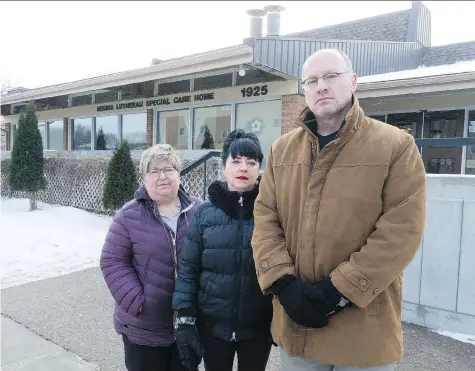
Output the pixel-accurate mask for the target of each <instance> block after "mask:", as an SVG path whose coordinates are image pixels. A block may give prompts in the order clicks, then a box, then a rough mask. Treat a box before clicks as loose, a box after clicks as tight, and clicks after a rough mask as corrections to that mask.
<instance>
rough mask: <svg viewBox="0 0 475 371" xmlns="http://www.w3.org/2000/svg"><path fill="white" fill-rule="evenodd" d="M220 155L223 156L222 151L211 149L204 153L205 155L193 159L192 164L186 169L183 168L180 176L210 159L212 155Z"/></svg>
mask: <svg viewBox="0 0 475 371" xmlns="http://www.w3.org/2000/svg"><path fill="white" fill-rule="evenodd" d="M219 156H221V152H220V151H209V152H208V153H206V154H204V155H203V156H201V157H200V158H198V159H197V160H196V161H193V162H192V163H191V164H189V165H188V166H186V167H185V168H184V169H182V170H181V171H180V176H183V175H186V174H188V173H189V172H190V171H192V170H194V169H196V168H197V167H198V166H200V165H201V164H202V163H203V162H206V161H208V160H209V159H210V158H211V157H219Z"/></svg>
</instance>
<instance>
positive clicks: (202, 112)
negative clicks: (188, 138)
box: [193, 105, 232, 149]
mask: <svg viewBox="0 0 475 371" xmlns="http://www.w3.org/2000/svg"><path fill="white" fill-rule="evenodd" d="M231 110H232V106H230V105H227V106H216V107H203V108H195V112H194V113H195V120H194V123H193V149H213V148H215V149H221V148H223V144H224V140H225V139H226V137H227V136H228V134H229V132H230V131H231Z"/></svg>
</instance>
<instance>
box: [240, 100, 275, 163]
mask: <svg viewBox="0 0 475 371" xmlns="http://www.w3.org/2000/svg"><path fill="white" fill-rule="evenodd" d="M281 126H282V101H281V100H273V101H268V102H255V103H242V104H238V105H237V106H236V129H243V130H244V131H246V132H253V133H254V134H256V135H257V137H258V138H259V141H260V142H261V147H262V152H263V153H264V160H263V162H262V165H261V167H262V168H263V167H264V166H265V163H266V159H267V154H268V152H269V149H270V145H271V144H272V143H273V142H274V141H275V140H276V139H277V138H279V137H280V134H281Z"/></svg>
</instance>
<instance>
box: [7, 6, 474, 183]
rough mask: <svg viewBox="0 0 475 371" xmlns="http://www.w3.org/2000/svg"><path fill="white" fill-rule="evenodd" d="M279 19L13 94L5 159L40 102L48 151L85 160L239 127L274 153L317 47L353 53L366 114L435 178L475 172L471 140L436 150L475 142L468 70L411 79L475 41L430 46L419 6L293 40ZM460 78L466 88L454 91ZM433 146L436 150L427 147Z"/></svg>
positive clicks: (275, 9) (209, 144)
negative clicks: (217, 42)
mask: <svg viewBox="0 0 475 371" xmlns="http://www.w3.org/2000/svg"><path fill="white" fill-rule="evenodd" d="M282 10H283V8H282V7H279V6H267V7H265V8H264V9H263V10H256V9H254V10H251V11H249V12H248V14H249V15H250V16H251V19H250V22H251V30H250V37H249V38H246V39H244V42H243V44H242V45H238V46H234V47H230V48H225V49H220V50H215V51H210V52H206V53H201V54H197V55H192V56H186V57H183V58H177V59H172V60H166V61H159V60H154V61H153V62H152V65H151V66H149V67H146V68H141V69H136V70H131V71H125V72H122V73H116V74H112V75H105V76H99V77H95V78H91V79H86V80H81V81H76V82H72V83H66V84H59V85H54V86H48V87H43V88H38V89H17V90H16V91H10V92H9V93H8V94H7V95H4V96H2V97H1V100H2V102H1V114H2V116H3V124H2V150H3V151H9V150H11V148H12V146H13V143H14V139H15V133H16V128H17V125H18V119H19V113H20V110H21V108H22V107H23V106H24V105H25V104H26V103H28V102H33V103H34V104H35V105H36V107H37V117H38V121H39V123H38V125H39V129H40V132H41V135H42V138H43V148H44V149H45V150H48V151H75V152H78V155H79V154H81V153H85V152H88V151H101V150H113V149H115V148H116V146H117V143H118V142H120V141H121V140H127V141H128V142H129V144H130V146H131V149H132V150H143V149H144V148H147V147H148V146H151V145H153V144H156V143H169V144H171V145H173V146H174V147H176V148H177V149H179V150H187V151H190V150H191V151H194V150H206V149H211V148H215V149H220V148H222V145H223V142H224V139H225V138H226V136H227V135H228V133H229V132H230V131H231V130H233V129H235V128H242V129H244V130H246V131H253V132H254V133H255V134H256V135H257V136H258V137H259V139H260V140H261V142H262V144H263V147H264V152H265V153H267V151H268V149H269V146H270V144H271V143H272V142H273V141H274V140H276V139H277V138H278V137H279V136H280V135H282V134H284V133H286V132H288V131H290V130H292V129H293V128H295V125H294V122H295V119H296V118H297V116H298V114H299V113H300V112H301V111H302V109H303V108H304V107H305V101H304V99H303V96H302V94H301V93H302V91H301V86H300V83H299V82H300V78H301V76H300V74H301V66H302V64H303V62H304V60H305V59H306V58H307V57H308V56H309V55H310V54H311V53H313V52H314V51H316V50H319V49H323V48H338V49H341V50H343V51H345V52H346V53H347V54H348V55H349V56H350V58H351V60H352V62H353V67H354V70H355V72H356V73H357V74H358V76H360V77H361V79H360V84H359V88H358V91H357V96H358V97H359V98H360V101H361V104H362V106H363V108H364V109H365V111H366V112H367V113H368V114H370V115H372V116H374V117H377V118H378V119H381V120H382V121H385V122H388V123H390V124H393V125H397V126H399V127H401V128H403V129H406V130H408V131H410V132H411V133H412V134H413V135H414V137H415V138H416V139H417V140H419V141H422V142H420V143H421V153H422V155H423V157H424V162H425V164H426V169H427V171H428V172H431V173H444V174H456V173H458V174H475V165H474V163H473V161H475V157H474V150H475V146H472V145H471V144H470V143H471V142H470V141H465V142H463V141H462V142H460V141H458V142H457V143H456V145H452V146H448V145H447V143H448V142H447V141H445V142H444V141H440V139H456V138H465V139H470V138H472V137H473V136H474V135H475V132H474V131H473V125H474V124H473V122H474V121H475V118H474V113H473V112H474V110H475V106H474V105H475V86H474V85H473V82H474V80H470V79H469V78H467V73H468V72H470V71H468V72H467V71H465V72H464V73H455V74H449V75H450V76H449V77H448V78H446V81H445V83H443V84H442V83H437V82H435V80H434V81H432V80H430V76H429V77H427V76H426V77H421V76H416V77H414V78H409V79H408V78H405V77H404V76H406V77H407V75H408V72H407V71H417V70H416V68H417V67H418V66H423V65H424V66H433V68H437V66H440V65H447V64H453V63H456V62H460V61H468V60H471V59H473V60H475V42H472V43H463V44H454V45H447V46H443V47H435V48H434V47H431V37H430V23H431V22H430V12H429V11H428V10H427V8H426V7H425V6H424V5H423V4H422V3H421V2H417V1H416V2H413V5H412V8H411V9H408V10H404V11H400V12H396V13H391V14H385V15H381V16H377V17H371V18H367V19H363V20H357V21H353V22H347V23H344V24H340V25H335V26H329V27H324V28H320V29H315V30H309V31H305V32H300V33H297V34H292V35H286V36H282V35H280V13H281V11H282ZM264 16H267V35H266V36H263V35H262V34H263V29H262V21H263V17H264ZM467 63H469V62H467ZM430 68H432V67H430ZM430 68H429V70H430ZM434 71H436V70H434ZM473 71H475V65H474V66H473ZM395 73H396V74H397V73H399V74H400V75H399V77H397V76H396V77H395V76H394V74H395ZM434 73H436V72H433V74H432V75H431V76H432V77H434V76H436V75H434ZM461 78H462V80H463V81H461V80H460V79H461ZM394 79H399V80H398V81H399V82H398V83H399V85H398V83H396V84H395V83H393V80H394ZM428 79H429V80H430V81H429V83H427V80H428ZM454 79H455V80H456V82H457V83H458V85H457V84H455V85H456V86H455V85H454V84H452V85H453V86H449V85H450V83H452V82H453V80H454ZM409 80H410V81H409ZM418 83H421V84H424V85H421V86H422V87H421V88H420V89H419V90H417V89H416V87H414V85H413V84H416V85H417V84H418ZM404 84H410V85H411V84H412V85H411V86H412V87H411V89H412V90H410V89H409V90H408V89H406V90H404V89H402V88H399V87H400V86H402V87H404V86H405V85H404ZM398 86H399V87H398ZM428 87H430V89H429V88H428ZM427 140H435V141H433V142H429V145H428V143H427ZM437 140H438V141H437ZM431 143H432V144H433V145H434V146H435V147H432V146H431V145H430V144H431ZM452 144H453V143H452ZM441 145H443V146H442V147H441Z"/></svg>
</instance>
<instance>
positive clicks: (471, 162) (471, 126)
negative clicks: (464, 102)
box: [465, 111, 475, 175]
mask: <svg viewBox="0 0 475 371" xmlns="http://www.w3.org/2000/svg"><path fill="white" fill-rule="evenodd" d="M467 136H468V137H469V138H475V111H469V113H468V133H467ZM465 174H470V175H475V146H467V164H466V165H465Z"/></svg>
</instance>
